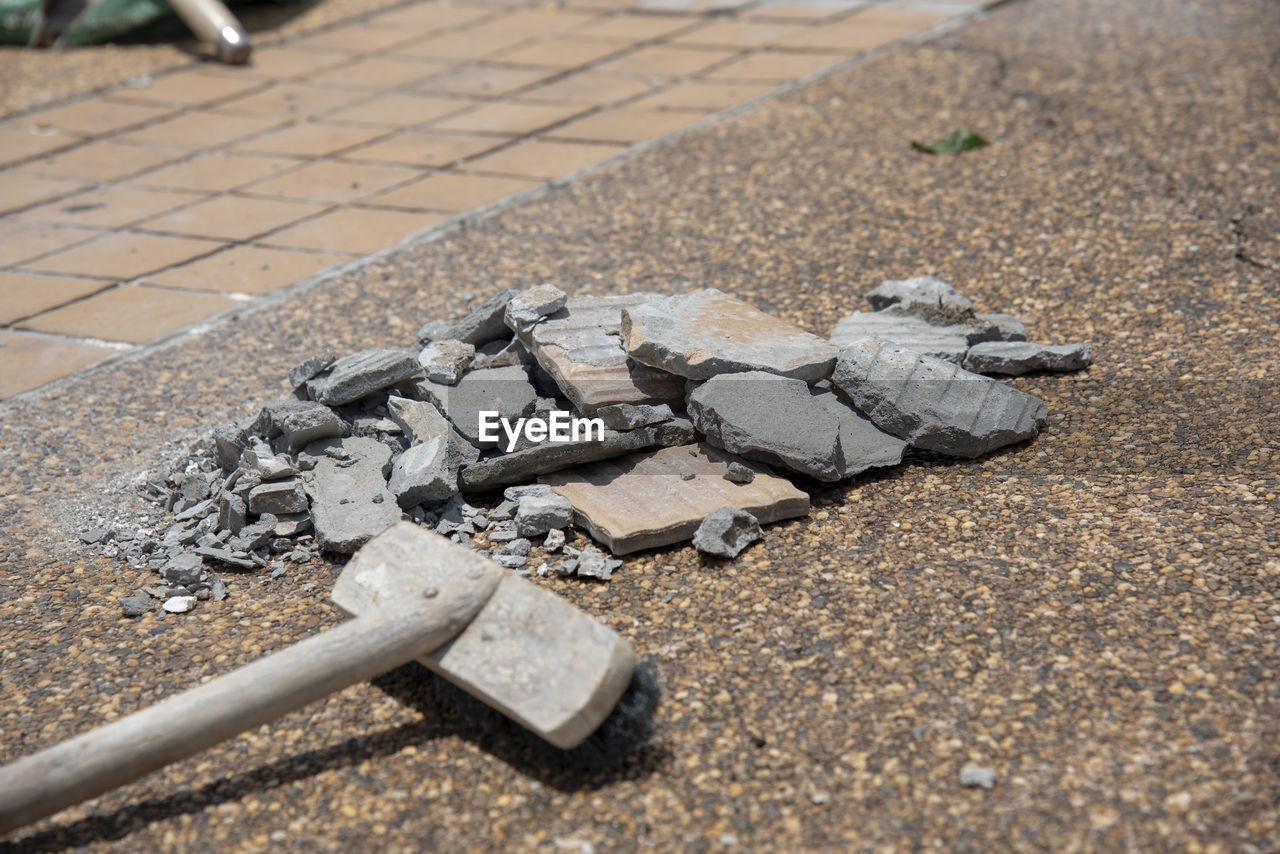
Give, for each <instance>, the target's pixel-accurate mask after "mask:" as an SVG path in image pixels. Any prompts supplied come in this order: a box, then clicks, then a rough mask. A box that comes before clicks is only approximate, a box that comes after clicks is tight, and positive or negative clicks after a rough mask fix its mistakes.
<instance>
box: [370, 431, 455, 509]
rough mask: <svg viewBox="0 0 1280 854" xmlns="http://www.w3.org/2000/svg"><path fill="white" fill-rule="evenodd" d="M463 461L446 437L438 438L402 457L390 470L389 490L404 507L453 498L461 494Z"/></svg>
mask: <svg viewBox="0 0 1280 854" xmlns="http://www.w3.org/2000/svg"><path fill="white" fill-rule="evenodd" d="M459 463H460V459H459V457H458V454H457V452H456V451H455V450H454V448H453V447H452V446H451V445H450V443H449V438H448V437H447V436H437V437H435V438H434V439H431V440H430V441H428V442H425V443H423V444H420V445H413V446H411V447H410V448H409V449H408V450H407V451H405V452H404V453H402V454H401V455H400V456H399V457H398V458H397V459H396V462H395V466H394V467H393V468H392V469H391V483H390V484H389V486H388V488H389V489H390V490H391V492H392V493H393V494H394V495H395V496H396V501H397V503H399V505H400V506H401V507H403V508H404V509H406V510H408V509H409V508H411V507H417V506H418V505H419V504H425V503H428V502H431V503H434V502H438V501H445V500H447V499H449V498H452V497H453V496H454V494H456V493H457V491H458V465H459Z"/></svg>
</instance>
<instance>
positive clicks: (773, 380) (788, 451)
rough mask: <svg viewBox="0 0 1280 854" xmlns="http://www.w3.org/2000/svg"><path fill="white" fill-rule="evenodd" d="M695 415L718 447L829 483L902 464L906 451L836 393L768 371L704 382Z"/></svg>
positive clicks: (692, 402)
mask: <svg viewBox="0 0 1280 854" xmlns="http://www.w3.org/2000/svg"><path fill="white" fill-rule="evenodd" d="M689 417H690V418H692V419H693V423H694V425H695V426H696V427H697V428H698V430H699V431H701V432H702V433H703V434H704V435H705V436H706V437H707V441H708V442H710V443H711V444H712V445H715V446H716V447H719V448H724V449H725V450H727V451H730V452H732V453H735V454H740V455H742V456H744V457H747V458H748V459H754V460H760V461H762V462H766V463H769V464H771V465H777V466H782V467H784V468H788V469H791V470H792V471H795V472H799V473H800V474H805V475H808V476H809V477H813V478H816V479H818V480H822V481H828V482H830V481H836V480H842V479H844V478H847V477H852V476H853V475H855V474H858V473H860V472H863V471H865V470H866V469H868V468H872V467H876V466H891V465H897V464H898V463H899V462H901V461H902V454H903V452H904V451H905V450H906V443H905V442H903V441H902V440H901V439H899V438H897V437H895V436H891V435H889V434H888V433H885V432H884V431H883V430H880V429H878V428H877V427H876V426H875V425H874V424H872V423H871V422H870V421H868V420H867V419H866V418H865V417H864V416H862V415H860V414H859V413H857V412H855V411H854V410H853V409H852V408H851V407H849V406H848V405H847V404H845V403H844V402H843V401H841V400H839V399H838V398H837V397H836V396H835V395H834V394H833V393H832V392H830V391H827V390H825V389H815V388H811V387H810V386H809V385H807V384H806V383H804V382H803V381H801V380H795V379H788V378H786V377H780V376H777V375H776V374H766V373H762V372H760V371H750V372H747V373H739V374H724V375H722V376H718V377H714V378H712V379H710V380H708V381H707V382H705V383H703V384H702V385H700V386H698V387H697V388H696V389H694V391H693V393H692V394H691V395H690V396H689Z"/></svg>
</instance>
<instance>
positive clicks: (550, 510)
mask: <svg viewBox="0 0 1280 854" xmlns="http://www.w3.org/2000/svg"><path fill="white" fill-rule="evenodd" d="M571 522H573V504H572V503H570V501H569V499H567V498H565V497H564V496H563V495H555V494H552V495H525V496H523V497H522V498H521V499H520V508H519V510H517V511H516V532H517V533H519V534H520V536H522V537H536V536H539V535H541V534H545V533H547V532H548V531H550V530H551V529H552V528H565V527H567V526H568V525H569V524H570V523H571Z"/></svg>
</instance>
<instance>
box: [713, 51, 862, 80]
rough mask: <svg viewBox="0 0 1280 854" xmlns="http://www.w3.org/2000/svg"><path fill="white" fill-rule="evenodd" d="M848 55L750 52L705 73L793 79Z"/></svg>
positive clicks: (716, 76) (738, 77) (727, 77)
mask: <svg viewBox="0 0 1280 854" xmlns="http://www.w3.org/2000/svg"><path fill="white" fill-rule="evenodd" d="M846 59H848V56H847V55H846V54H842V53H774V52H769V51H763V52H760V53H750V54H747V55H746V56H744V57H741V58H740V59H735V60H733V61H732V62H730V63H728V64H726V65H722V66H720V67H719V68H717V69H715V70H714V71H712V72H710V73H708V74H707V75H705V76H704V77H703V78H702V79H703V80H707V81H734V80H738V81H758V82H767V83H789V82H791V81H792V80H798V79H800V78H801V77H804V76H806V75H808V74H812V73H813V72H815V71H817V70H819V69H821V68H827V67H829V66H832V65H835V64H836V63H838V62H843V61H844V60H846Z"/></svg>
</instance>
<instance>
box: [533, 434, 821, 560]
mask: <svg viewBox="0 0 1280 854" xmlns="http://www.w3.org/2000/svg"><path fill="white" fill-rule="evenodd" d="M690 452H692V453H690ZM731 462H737V463H739V464H741V465H746V466H748V467H749V468H751V469H752V470H753V471H754V472H755V479H754V480H753V481H752V482H751V483H748V484H735V483H730V482H729V481H727V480H725V479H724V473H725V472H726V471H727V470H728V468H729V463H731ZM689 471H692V472H693V473H694V474H695V475H697V477H695V478H694V479H693V480H688V481H686V480H682V479H681V475H682V474H684V473H685V472H689ZM541 480H542V481H543V482H544V483H548V484H550V485H551V486H552V487H554V489H555V491H556V492H557V493H559V494H561V495H563V496H565V497H566V498H568V499H569V501H570V502H572V504H573V511H574V523H575V524H577V525H579V526H581V527H583V528H586V529H587V531H589V532H590V533H591V536H592V537H594V538H595V539H596V540H597V541H598V542H601V543H603V544H605V546H607V547H608V549H609V550H610V551H611V552H613V553H614V554H616V555H621V554H629V553H631V552H635V551H639V550H641V549H649V548H658V547H660V546H666V545H671V544H672V543H679V542H684V541H685V540H688V539H689V538H691V537H692V536H693V534H694V532H695V531H697V529H698V526H699V525H700V524H702V520H703V519H704V518H705V517H706V516H707V514H708V513H710V512H712V511H713V510H715V509H716V508H718V507H724V506H726V505H731V506H736V507H740V508H742V509H744V510H746V511H747V512H749V513H751V514H752V515H753V516H755V517H756V518H757V519H758V520H759V521H761V522H763V523H766V524H767V523H769V522H777V521H779V520H781V519H790V518H792V517H794V516H803V515H805V514H807V513H808V512H809V496H808V494H807V493H805V492H803V491H801V490H799V489H797V488H796V487H795V486H793V485H792V484H791V482H790V481H788V480H786V479H784V478H780V477H778V476H776V475H774V474H773V473H772V472H771V471H770V470H769V469H768V468H767V467H766V466H764V465H762V464H760V463H749V462H747V461H745V460H743V459H741V458H739V457H736V456H734V455H733V454H730V453H727V452H725V451H722V450H720V449H719V448H715V447H713V446H711V445H708V444H705V443H703V444H699V445H681V446H677V447H672V448H663V449H661V450H657V451H649V452H646V453H641V454H631V455H629V456H626V457H622V458H620V459H616V460H608V461H604V462H598V463H593V464H591V465H587V466H582V467H580V468H576V469H571V470H568V471H561V472H556V473H554V474H548V475H544V476H543V477H542V478H541Z"/></svg>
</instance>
